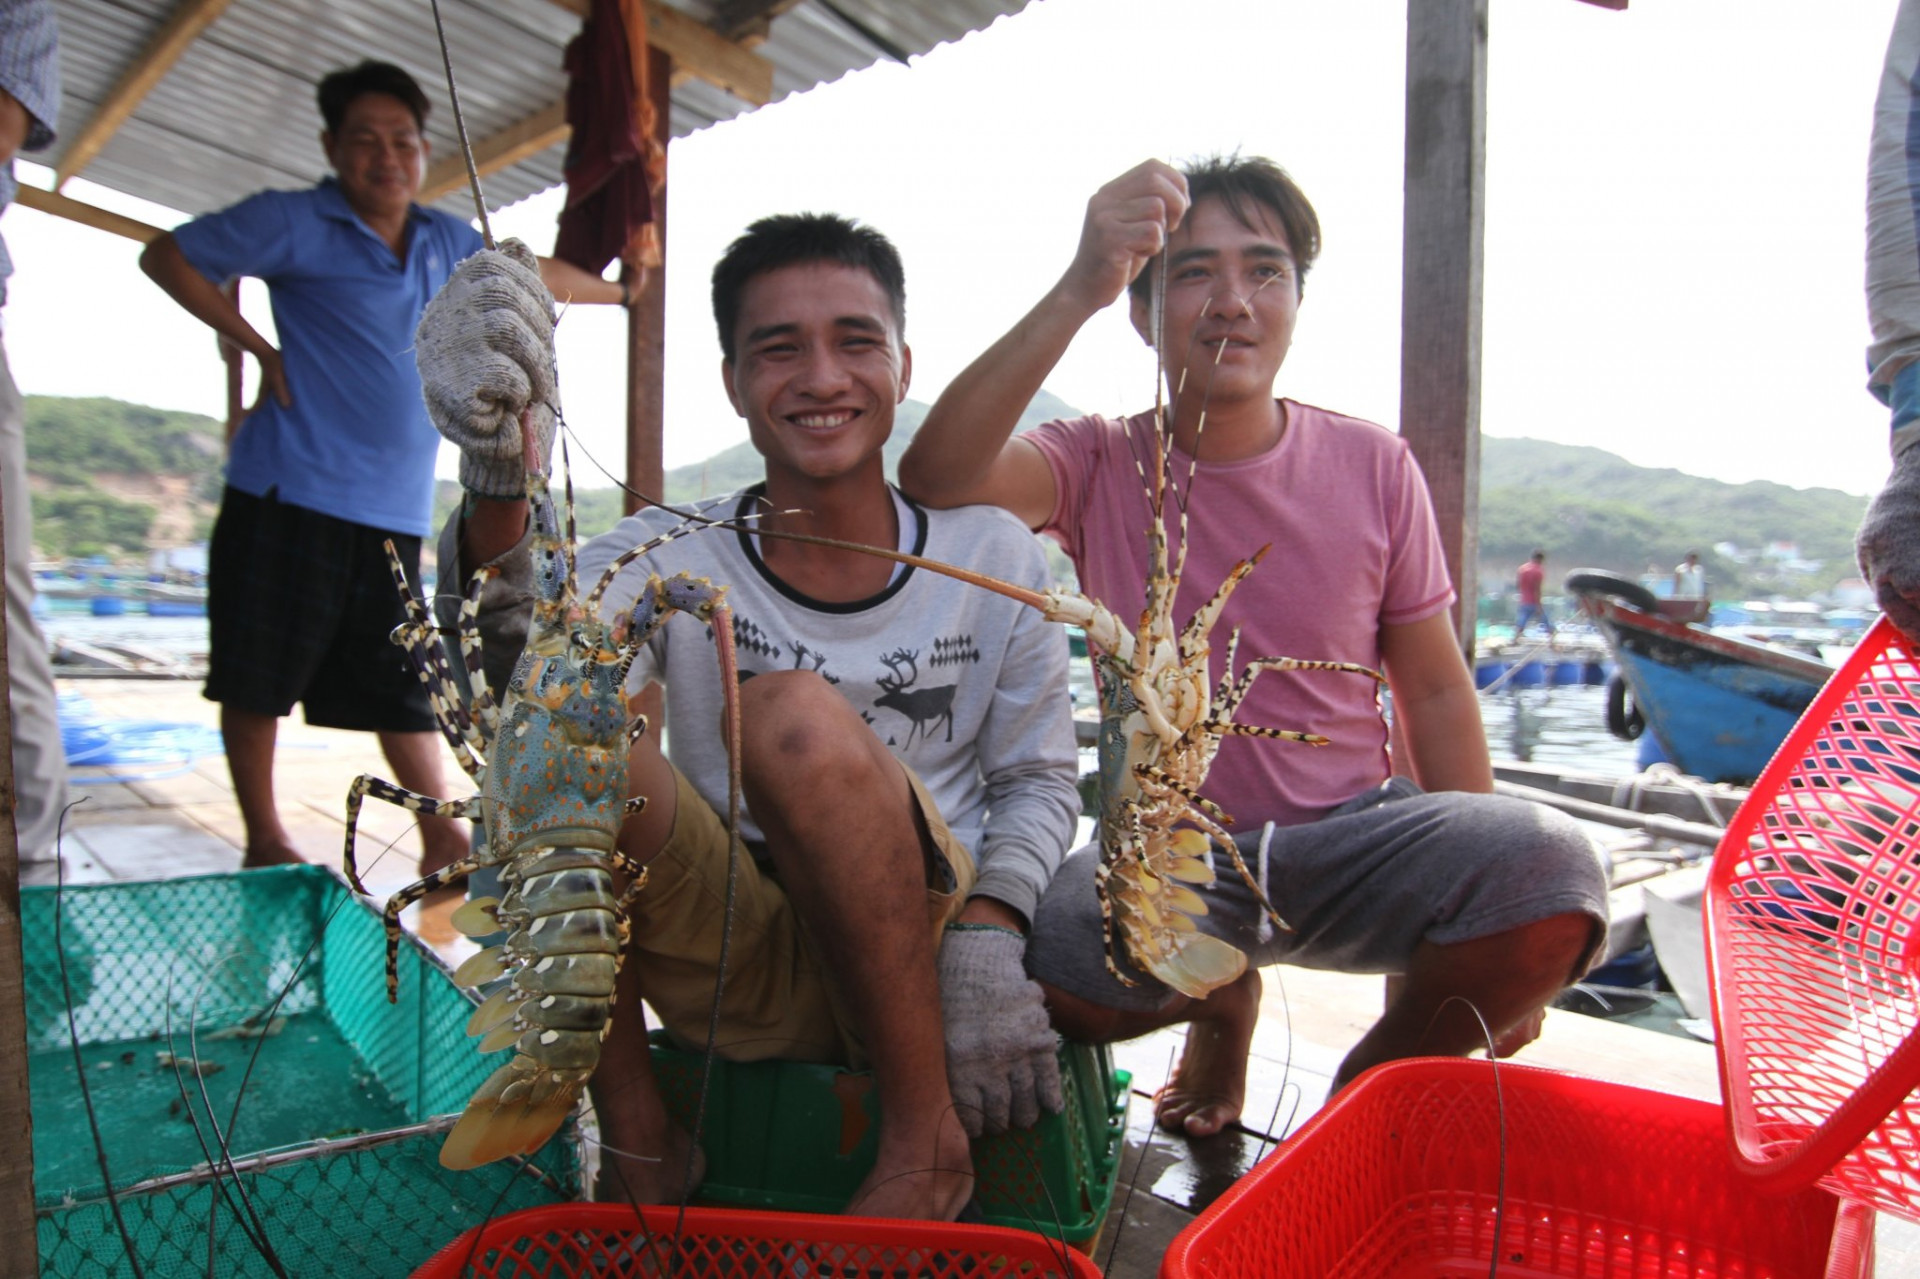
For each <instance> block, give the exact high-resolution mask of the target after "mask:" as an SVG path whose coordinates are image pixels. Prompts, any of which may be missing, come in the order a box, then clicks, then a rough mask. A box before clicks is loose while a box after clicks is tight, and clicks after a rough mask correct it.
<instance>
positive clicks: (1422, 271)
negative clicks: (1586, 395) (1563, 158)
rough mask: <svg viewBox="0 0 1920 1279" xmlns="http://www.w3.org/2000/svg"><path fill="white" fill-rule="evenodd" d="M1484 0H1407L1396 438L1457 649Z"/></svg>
mask: <svg viewBox="0 0 1920 1279" xmlns="http://www.w3.org/2000/svg"><path fill="white" fill-rule="evenodd" d="M1486 152H1487V0H1407V141H1406V201H1405V209H1404V212H1403V214H1402V216H1403V218H1404V220H1405V221H1404V226H1403V229H1402V259H1401V283H1400V288H1401V294H1400V297H1401V301H1400V433H1401V435H1403V436H1405V437H1406V439H1407V442H1408V444H1409V445H1410V446H1411V447H1412V449H1413V455H1414V457H1415V458H1416V459H1418V460H1419V463H1420V468H1421V470H1423V471H1425V472H1426V476H1427V487H1428V489H1429V490H1430V491H1431V492H1432V494H1433V511H1434V515H1435V517H1436V518H1437V519H1438V521H1439V524H1440V539H1441V543H1442V545H1443V547H1444V549H1445V551H1446V559H1447V571H1448V573H1450V574H1451V575H1452V577H1453V584H1454V589H1455V590H1456V591H1458V592H1459V595H1460V602H1459V604H1458V605H1457V606H1456V609H1455V615H1454V616H1455V623H1456V627H1457V633H1458V635H1459V638H1460V643H1461V646H1462V648H1463V649H1466V650H1470V649H1471V646H1472V643H1473V624H1474V610H1475V604H1476V602H1477V600H1478V598H1479V571H1478V567H1477V561H1478V559H1479V536H1478V527H1477V525H1478V519H1479V506H1480V302H1481V275H1482V266H1483V251H1484V246H1485V238H1486Z"/></svg>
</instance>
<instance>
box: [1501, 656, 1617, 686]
mask: <svg viewBox="0 0 1920 1279" xmlns="http://www.w3.org/2000/svg"><path fill="white" fill-rule="evenodd" d="M1612 674H1613V663H1612V661H1610V660H1608V659H1605V658H1602V657H1598V656H1594V655H1592V654H1582V653H1578V652H1569V653H1536V654H1531V655H1525V656H1521V657H1514V656H1511V655H1506V654H1498V653H1490V654H1486V655H1483V656H1481V657H1480V658H1479V659H1478V660H1476V661H1475V662H1474V664H1473V685H1474V687H1475V688H1477V689H1488V688H1495V687H1498V688H1568V687H1574V686H1585V687H1593V686H1595V685H1599V684H1604V683H1606V682H1607V680H1608V679H1609V678H1610V677H1611V676H1612Z"/></svg>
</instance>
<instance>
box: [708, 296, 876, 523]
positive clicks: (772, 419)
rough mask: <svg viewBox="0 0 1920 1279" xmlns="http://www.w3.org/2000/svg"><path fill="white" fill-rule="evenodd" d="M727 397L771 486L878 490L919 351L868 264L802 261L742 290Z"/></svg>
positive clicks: (726, 372)
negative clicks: (848, 484) (843, 485)
mask: <svg viewBox="0 0 1920 1279" xmlns="http://www.w3.org/2000/svg"><path fill="white" fill-rule="evenodd" d="M733 337H734V357H733V358H732V359H730V360H727V361H726V362H725V363H723V364H722V365H721V366H720V367H721V372H722V374H723V376H724V377H725V379H726V385H727V398H728V399H729V400H731V401H732V402H733V407H734V410H735V411H736V412H737V413H739V414H740V416H741V417H743V418H745V419H746V421H747V430H748V433H749V434H750V435H751V436H752V438H753V446H754V448H756V449H758V450H759V451H760V454H761V456H763V457H764V458H765V459H766V463H767V480H768V485H769V487H770V488H772V489H775V490H778V489H780V488H782V487H785V486H786V485H787V484H789V483H791V482H794V481H798V482H800V483H803V484H808V485H816V486H817V485H819V484H822V483H831V482H835V481H840V480H845V479H855V478H857V479H859V480H862V481H870V482H872V483H875V484H878V483H881V482H882V477H883V475H884V472H883V470H882V463H881V458H880V447H881V445H883V444H885V443H886V441H887V436H888V435H890V434H891V433H892V431H893V411H894V408H895V406H897V405H898V404H899V403H900V401H901V400H903V399H905V398H906V395H907V384H908V381H909V379H910V377H911V374H912V371H913V353H912V352H911V351H909V350H908V349H907V346H906V344H905V343H904V342H903V341H902V340H901V337H900V333H899V325H898V322H897V321H896V319H895V317H894V314H893V308H892V306H891V305H890V304H889V303H888V301H887V294H886V290H885V289H883V288H882V287H881V285H880V282H879V281H878V280H876V279H875V278H874V277H873V275H872V274H871V273H870V272H868V271H865V270H863V269H861V268H859V267H852V266H843V265H841V264H839V263H836V262H802V263H798V264H796V265H793V266H784V267H779V268H777V269H775V270H772V271H766V272H763V273H761V274H759V275H756V276H754V277H753V278H751V279H750V280H748V281H747V282H746V284H745V286H744V287H743V288H742V289H741V292H740V312H739V318H738V320H737V321H736V323H735V325H734V333H733Z"/></svg>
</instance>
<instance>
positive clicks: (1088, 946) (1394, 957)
mask: <svg viewBox="0 0 1920 1279" xmlns="http://www.w3.org/2000/svg"><path fill="white" fill-rule="evenodd" d="M1260 839H1261V832H1260V831H1258V830H1251V831H1245V832H1242V833H1240V834H1238V835H1237V836H1236V837H1235V843H1236V845H1237V846H1238V848H1239V849H1240V855H1241V857H1242V858H1243V859H1244V860H1245V861H1246V863H1247V869H1248V870H1250V871H1251V872H1252V873H1253V875H1254V876H1255V878H1256V879H1259V878H1260V876H1261V865H1260ZM1267 856H1268V865H1267V868H1266V876H1265V879H1264V883H1265V885H1266V891H1267V896H1268V897H1269V899H1270V900H1271V901H1272V902H1273V904H1274V907H1275V909H1277V910H1278V911H1279V912H1280V916H1281V918H1283V919H1285V920H1286V921H1287V922H1288V923H1289V924H1291V925H1293V931H1292V932H1282V931H1280V930H1279V929H1277V928H1273V929H1270V930H1263V929H1262V928H1261V927H1260V925H1261V922H1262V920H1263V919H1264V918H1265V915H1264V912H1262V911H1261V910H1260V908H1259V906H1258V905H1257V904H1256V903H1255V901H1254V897H1253V894H1252V893H1251V892H1250V891H1248V889H1247V887H1246V884H1245V883H1244V882H1243V881H1242V880H1241V878H1240V876H1239V875H1238V874H1237V873H1236V872H1235V871H1234V869H1233V866H1232V863H1231V862H1230V860H1229V859H1228V858H1227V856H1226V854H1225V853H1224V852H1222V851H1220V850H1218V849H1216V850H1215V854H1214V870H1215V874H1216V880H1215V883H1214V884H1213V885H1212V886H1211V887H1209V888H1205V889H1202V890H1201V892H1202V894H1203V895H1204V896H1205V897H1206V900H1207V906H1208V909H1209V911H1210V913H1209V914H1207V915H1205V916H1203V917H1202V918H1201V919H1200V920H1199V921H1198V922H1199V925H1200V928H1201V929H1202V931H1204V932H1207V933H1211V934H1213V935H1214V936H1216V937H1219V938H1221V939H1223V940H1225V941H1228V942H1231V943H1232V944H1233V945H1235V946H1237V947H1239V948H1240V949H1241V950H1243V951H1245V952H1246V954H1247V956H1248V958H1249V960H1251V962H1252V963H1253V964H1255V965H1257V966H1263V965H1266V964H1294V965H1296V966H1298V967H1301V968H1320V969H1326V970H1329V971H1333V972H1347V973H1398V972H1404V971H1405V970H1406V966H1407V960H1408V957H1409V956H1411V955H1412V953H1413V950H1414V947H1416V946H1417V945H1419V944H1420V943H1421V942H1423V941H1430V942H1434V943H1435V944H1438V945H1443V946H1444V945H1449V944H1452V943H1455V942H1463V941H1472V940H1474V939H1475V938H1479V937H1489V936H1492V935H1493V934H1495V933H1503V932H1507V931H1509V930H1510V929H1514V928H1519V927H1521V926H1523V925H1526V924H1531V923H1536V922H1538V921H1539V920H1542V919H1547V918H1549V917H1551V916H1554V915H1565V914H1573V913H1584V914H1587V915H1591V916H1592V917H1593V918H1594V920H1595V921H1596V923H1597V925H1598V926H1597V927H1596V928H1595V930H1594V948H1593V951H1592V952H1591V953H1590V954H1588V955H1587V956H1586V958H1585V959H1583V960H1582V962H1581V963H1580V965H1579V967H1578V971H1576V972H1573V973H1569V974H1568V980H1570V981H1571V980H1574V979H1577V978H1578V977H1580V976H1581V975H1583V974H1584V973H1585V971H1586V970H1587V968H1588V967H1590V966H1591V965H1592V964H1593V963H1594V962H1595V961H1597V960H1598V959H1599V958H1600V955H1601V953H1602V951H1603V950H1604V948H1605V944H1606V936H1607V928H1606V926H1607V872H1606V869H1605V866H1604V863H1603V861H1602V854H1601V852H1600V849H1599V847H1598V846H1597V845H1596V844H1595V843H1594V842H1593V841H1592V840H1591V839H1589V838H1588V837H1587V835H1586V833H1585V832H1584V831H1582V830H1581V828H1580V827H1579V825H1578V824H1576V823H1575V822H1574V821H1573V819H1572V818H1570V817H1567V816H1565V815H1564V814H1562V813H1559V812H1557V811H1555V810H1553V809H1551V808H1546V807H1543V806H1541V805H1539V804H1532V803H1528V802H1526V801H1525V800H1518V799H1509V798H1507V797H1505V796H1500V795H1478V794H1465V793H1462V792H1458V791H1447V792H1442V793H1439V794H1433V795H1429V794H1427V793H1426V792H1424V791H1422V790H1421V789H1420V788H1419V787H1418V786H1416V785H1414V784H1413V783H1412V782H1411V781H1409V780H1407V779H1406V778H1403V777H1396V778H1393V779H1392V780H1390V781H1388V782H1386V783H1385V784H1384V785H1382V786H1381V787H1379V789H1377V790H1371V791H1368V792H1367V793H1366V794H1364V795H1361V796H1359V797H1358V798H1355V799H1353V800H1350V801H1348V802H1347V803H1345V804H1343V805H1341V806H1340V807H1339V808H1337V809H1335V810H1334V811H1333V812H1331V813H1329V814H1328V815H1327V816H1326V817H1324V818H1322V819H1321V820H1319V821H1317V822H1312V823H1309V824H1307V825H1304V826H1293V827H1286V828H1275V830H1274V831H1273V837H1272V839H1271V841H1270V842H1269V844H1268V851H1267ZM1099 857H1100V850H1099V847H1098V846H1097V845H1089V846H1087V847H1085V848H1081V849H1077V850H1075V851H1074V852H1073V853H1072V854H1071V855H1070V856H1069V857H1068V858H1067V860H1066V863H1065V864H1064V865H1063V866H1061V868H1060V873H1059V874H1057V875H1055V876H1054V878H1053V883H1052V884H1051V885H1049V886H1048V888H1047V891H1046V895H1045V896H1043V897H1042V898H1041V899H1040V905H1039V908H1038V909H1037V910H1035V912H1034V917H1033V932H1032V935H1031V937H1030V938H1029V940H1028V942H1027V969H1028V971H1029V972H1030V973H1031V974H1032V976H1033V977H1034V979H1035V980H1037V981H1040V982H1043V983H1045V984H1047V985H1049V986H1054V987H1057V988H1059V989H1061V990H1064V991H1066V992H1068V993H1069V994H1073V995H1078V996H1079V997H1080V998H1082V999H1086V1000H1090V1001H1092V1002H1093V1003H1096V1004H1100V1005H1102V1006H1104V1007H1108V1008H1122V1009H1129V1010H1133V1011H1140V1012H1148V1011H1152V1010H1154V1009H1157V1008H1159V1007H1161V1006H1162V1005H1164V1004H1165V1003H1166V1002H1167V1001H1168V999H1169V998H1171V997H1172V993H1173V992H1172V991H1170V990H1169V989H1168V988H1167V987H1166V986H1165V985H1163V984H1161V983H1160V982H1159V981H1157V980H1155V979H1154V978H1152V977H1148V976H1146V975H1145V974H1143V973H1140V972H1139V971H1138V970H1136V969H1134V968H1133V967H1132V965H1131V964H1129V963H1128V962H1127V961H1126V958H1125V956H1124V947H1123V953H1122V955H1121V956H1120V957H1119V958H1118V959H1117V962H1118V963H1119V964H1120V967H1121V969H1122V970H1123V971H1124V972H1126V973H1127V975H1128V976H1130V977H1134V978H1135V979H1136V980H1138V982H1139V983H1140V984H1139V985H1137V986H1126V985H1123V984H1122V983H1120V982H1119V981H1117V980H1115V979H1114V977H1113V975H1112V974H1110V973H1109V972H1107V968H1106V961H1105V959H1104V951H1105V942H1104V939H1103V931H1104V930H1103V928H1102V925H1101V921H1100V903H1099V899H1098V897H1097V896H1096V895H1095V891H1094V885H1093V872H1094V868H1095V866H1096V865H1097V864H1098V863H1099ZM1263 931H1264V932H1267V934H1268V935H1266V936H1265V937H1263V936H1262V933H1263Z"/></svg>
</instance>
